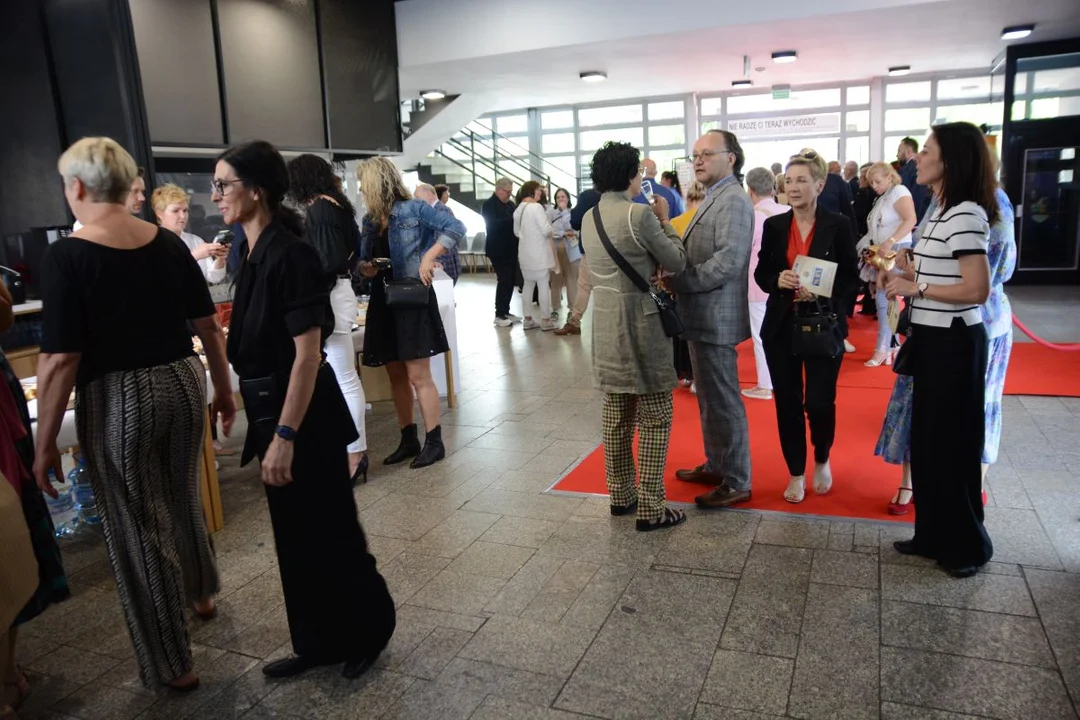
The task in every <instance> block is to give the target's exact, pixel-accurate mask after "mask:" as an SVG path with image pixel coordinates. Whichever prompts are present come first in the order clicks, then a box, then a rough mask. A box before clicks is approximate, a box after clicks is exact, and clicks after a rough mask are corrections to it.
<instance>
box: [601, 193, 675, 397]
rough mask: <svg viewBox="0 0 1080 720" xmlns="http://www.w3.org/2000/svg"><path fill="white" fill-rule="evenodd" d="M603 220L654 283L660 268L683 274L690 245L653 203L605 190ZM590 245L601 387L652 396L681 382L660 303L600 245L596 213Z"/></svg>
mask: <svg viewBox="0 0 1080 720" xmlns="http://www.w3.org/2000/svg"><path fill="white" fill-rule="evenodd" d="M598 207H599V208H600V218H601V220H602V221H603V225H604V229H605V230H607V235H608V237H609V238H610V239H611V244H612V245H614V246H615V249H616V250H618V251H619V252H620V253H622V255H623V257H625V258H626V259H627V261H628V262H629V263H630V264H631V265H632V266H633V268H634V269H635V270H637V271H638V273H639V274H640V275H641V276H642V277H643V278H645V279H646V280H649V279H650V278H651V277H653V276H654V275H655V274H656V270H657V267H658V266H660V267H663V268H664V270H668V271H671V272H680V271H681V270H683V269H684V268H685V267H686V250H685V249H684V248H683V244H682V240H680V239H679V234H678V233H677V232H675V229H674V228H672V227H671V225H670V224H665V225H663V226H661V225H660V222H659V221H658V220H657V219H656V216H655V215H654V214H653V212H652V210H651V209H650V208H649V206H648V205H644V204H639V203H633V202H631V201H630V198H629V196H628V195H626V194H625V193H615V192H609V193H604V195H603V196H602V197H601V198H600V204H599V205H598ZM581 237H582V244H583V246H584V247H585V255H586V256H587V257H588V258H589V272H590V273H591V274H592V304H593V321H592V334H593V335H592V355H593V375H594V377H595V380H596V387H597V388H598V389H599V390H602V391H603V392H606V393H624V394H631V395H649V394H652V393H658V392H667V391H670V390H672V389H673V388H674V387H675V386H676V385H677V384H678V378H677V377H676V375H675V365H674V363H672V361H671V338H669V337H667V336H666V335H665V334H664V328H663V326H662V325H661V324H660V315H659V311H658V310H657V308H656V303H655V302H653V299H652V297H650V296H649V295H648V294H646V293H643V292H641V291H640V290H638V288H637V286H635V285H634V283H633V282H631V281H630V279H629V278H627V277H626V275H625V274H623V272H622V270H620V269H619V266H618V265H616V264H615V261H614V260H612V259H611V256H610V255H609V254H608V252H607V250H605V249H604V246H603V245H602V244H601V242H600V236H599V235H598V234H597V232H596V223H595V221H594V220H593V214H592V211H589V212H587V213H585V217H584V218H583V219H582V222H581Z"/></svg>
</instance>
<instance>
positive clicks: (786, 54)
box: [772, 50, 799, 63]
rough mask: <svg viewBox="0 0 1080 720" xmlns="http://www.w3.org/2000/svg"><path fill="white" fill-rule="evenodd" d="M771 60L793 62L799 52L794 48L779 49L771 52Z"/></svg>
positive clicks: (797, 57)
mask: <svg viewBox="0 0 1080 720" xmlns="http://www.w3.org/2000/svg"><path fill="white" fill-rule="evenodd" d="M772 59H773V62H778V63H793V62H795V61H796V60H798V59H799V53H797V52H795V51H794V50H781V51H780V52H774V53H773V54H772Z"/></svg>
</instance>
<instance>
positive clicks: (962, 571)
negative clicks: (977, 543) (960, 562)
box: [941, 565, 979, 579]
mask: <svg viewBox="0 0 1080 720" xmlns="http://www.w3.org/2000/svg"><path fill="white" fill-rule="evenodd" d="M941 569H942V570H944V571H945V572H947V573H948V574H949V575H950V576H951V577H954V578H960V579H963V578H969V577H974V576H975V575H977V574H978V572H979V568H978V567H977V566H975V565H969V566H967V567H946V566H945V565H942V566H941Z"/></svg>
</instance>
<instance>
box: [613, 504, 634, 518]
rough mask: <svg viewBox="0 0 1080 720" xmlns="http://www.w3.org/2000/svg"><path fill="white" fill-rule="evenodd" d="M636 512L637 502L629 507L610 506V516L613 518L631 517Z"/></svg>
mask: <svg viewBox="0 0 1080 720" xmlns="http://www.w3.org/2000/svg"><path fill="white" fill-rule="evenodd" d="M636 512H637V500H635V501H634V502H632V503H630V504H629V505H612V506H611V514H612V515H614V516H615V517H622V516H623V515H632V514H633V513H636Z"/></svg>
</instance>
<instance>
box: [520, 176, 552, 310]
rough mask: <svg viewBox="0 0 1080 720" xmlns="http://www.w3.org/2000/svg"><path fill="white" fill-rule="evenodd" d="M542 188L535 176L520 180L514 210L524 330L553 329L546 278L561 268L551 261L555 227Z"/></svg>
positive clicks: (549, 290) (549, 287)
mask: <svg viewBox="0 0 1080 720" xmlns="http://www.w3.org/2000/svg"><path fill="white" fill-rule="evenodd" d="M543 192H544V190H543V188H542V187H541V186H540V183H538V182H536V181H535V180H529V181H528V182H526V183H523V184H522V186H521V190H519V191H518V194H517V203H518V207H517V210H515V211H514V234H515V235H517V236H518V264H519V265H520V266H521V276H522V278H524V280H525V287H524V288H522V298H523V300H522V302H523V303H524V305H525V310H526V312H525V322H524V324H523V327H524V328H525V329H526V330H533V329H535V328H540V329H541V330H554V329H555V322H554V321H553V320H552V319H551V286H550V285H548V281H549V280H550V278H551V273H552V272H553V271H554V272H555V274H556V275H558V274H559V273H560V272H561V271H560V270H559V266H558V265H556V264H555V239H554V238H555V228H553V227H552V226H551V221H550V220H548V216H547V212H546V211H545V210H544V206H543V205H541V204H540V198H541V196H542V195H543ZM534 288H535V289H536V292H537V299H538V300H539V301H540V315H539V317H540V320H539V322H538V321H537V320H536V319H534V317H533V312H532V303H531V302H530V300H531V299H532V294H533V289H534Z"/></svg>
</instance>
